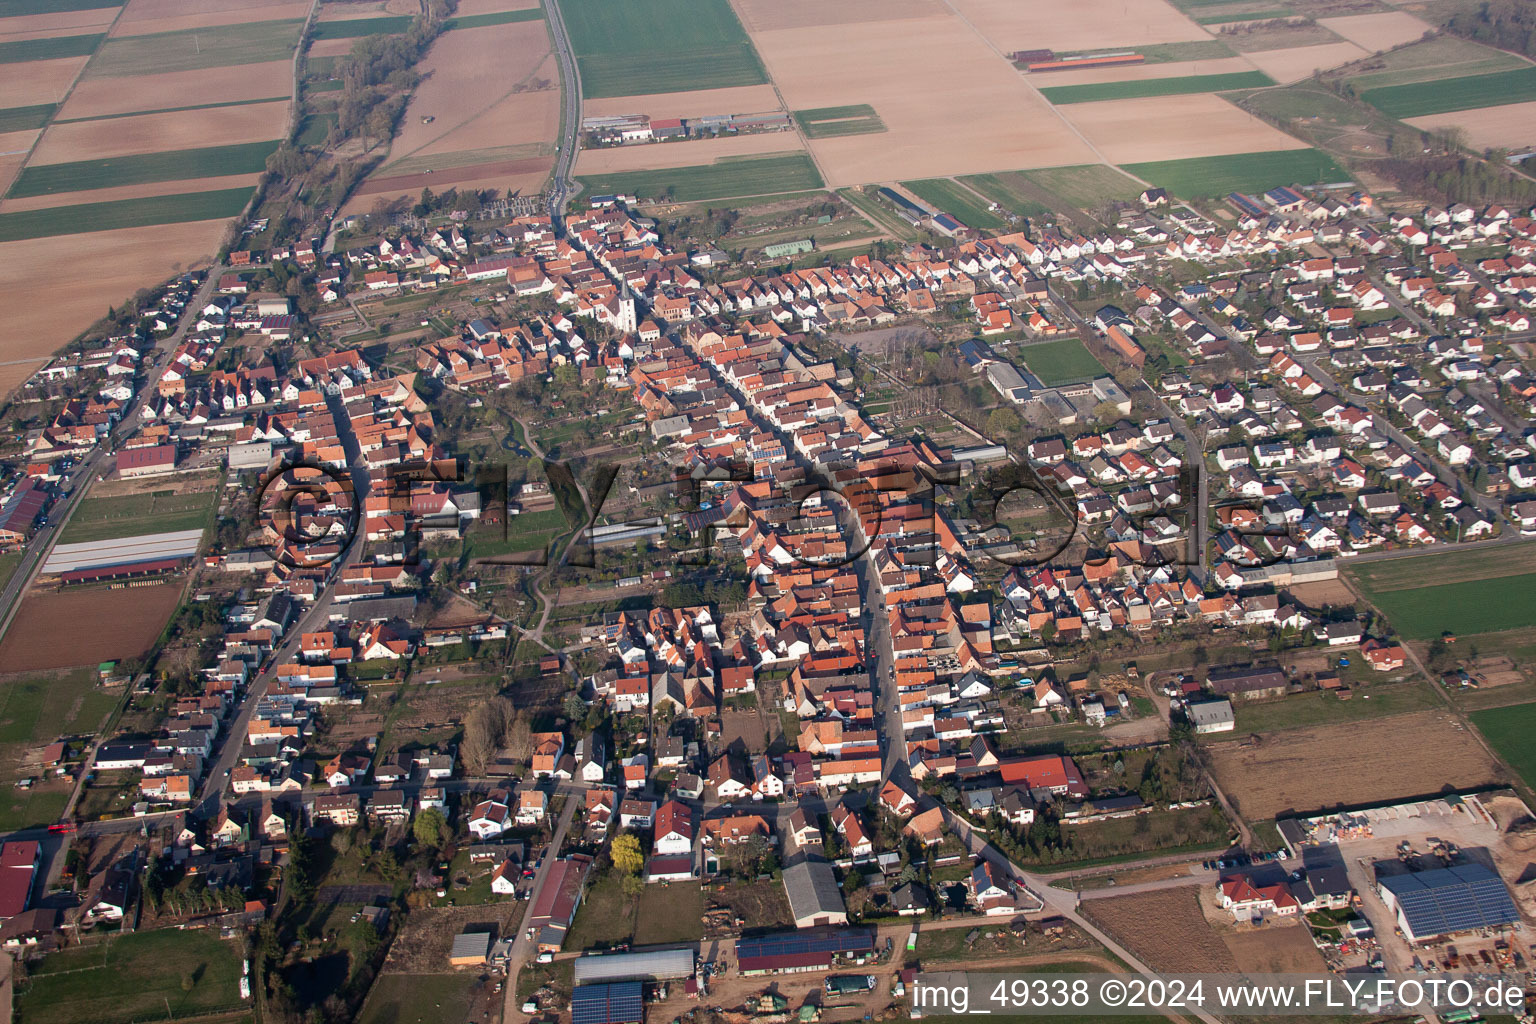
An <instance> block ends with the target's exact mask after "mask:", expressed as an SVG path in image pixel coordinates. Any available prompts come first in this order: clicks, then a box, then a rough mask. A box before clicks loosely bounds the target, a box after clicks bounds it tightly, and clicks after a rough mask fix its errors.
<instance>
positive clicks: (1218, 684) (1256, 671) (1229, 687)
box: [1208, 665, 1290, 699]
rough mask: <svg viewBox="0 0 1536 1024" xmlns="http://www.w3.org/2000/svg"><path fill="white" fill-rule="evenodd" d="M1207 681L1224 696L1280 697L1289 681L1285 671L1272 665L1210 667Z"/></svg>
mask: <svg viewBox="0 0 1536 1024" xmlns="http://www.w3.org/2000/svg"><path fill="white" fill-rule="evenodd" d="M1208 682H1209V685H1210V688H1211V690H1212V691H1214V692H1216V693H1219V694H1221V695H1222V696H1224V697H1243V698H1248V699H1254V698H1258V697H1281V696H1284V695H1285V691H1286V690H1287V689H1288V688H1289V686H1290V683H1289V682H1288V681H1287V680H1286V678H1285V673H1284V672H1282V671H1280V669H1279V667H1277V666H1274V665H1269V666H1260V665H1236V666H1232V667H1230V668H1213V669H1211V673H1210V676H1209V677H1208Z"/></svg>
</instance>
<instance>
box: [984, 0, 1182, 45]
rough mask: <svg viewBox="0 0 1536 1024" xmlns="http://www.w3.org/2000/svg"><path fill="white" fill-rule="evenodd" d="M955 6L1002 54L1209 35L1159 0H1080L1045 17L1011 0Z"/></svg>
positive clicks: (1157, 41)
mask: <svg viewBox="0 0 1536 1024" xmlns="http://www.w3.org/2000/svg"><path fill="white" fill-rule="evenodd" d="M955 7H956V8H957V9H958V10H959V11H960V13H961V14H962V15H964V16H965V18H966V19H967V20H968V21H970V22H971V24H973V25H975V26H976V28H977V30H978V31H980V32H981V33H982V34H983V35H984V36H986V37H987V40H988V41H989V42H991V44H992V45H993V46H995V47H997V49H999V50H1001V51H1003V52H1004V53H1009V52H1012V51H1014V50H1026V49H1032V48H1035V47H1050V48H1051V49H1053V50H1056V51H1057V52H1058V53H1063V52H1074V51H1085V50H1099V51H1103V50H1111V49H1114V50H1118V49H1128V48H1132V47H1137V48H1139V47H1141V46H1146V45H1148V44H1156V43H1181V42H1187V41H1196V40H1207V39H1209V38H1210V37H1209V36H1208V35H1207V34H1206V32H1205V30H1204V29H1202V28H1201V27H1200V26H1199V25H1197V24H1195V22H1193V21H1192V20H1190V18H1189V17H1188V16H1186V15H1185V14H1183V13H1182V12H1180V11H1179V10H1178V9H1177V8H1175V7H1174V6H1173V5H1172V4H1169V3H1165V2H1164V0H1128V2H1127V0H1082V2H1081V3H1075V4H1072V5H1071V6H1070V7H1066V8H1059V9H1052V10H1051V12H1050V16H1049V17H1045V16H1042V12H1041V9H1040V8H1038V7H1035V6H1032V5H1027V4H1020V3H1017V2H1014V0H956V2H955Z"/></svg>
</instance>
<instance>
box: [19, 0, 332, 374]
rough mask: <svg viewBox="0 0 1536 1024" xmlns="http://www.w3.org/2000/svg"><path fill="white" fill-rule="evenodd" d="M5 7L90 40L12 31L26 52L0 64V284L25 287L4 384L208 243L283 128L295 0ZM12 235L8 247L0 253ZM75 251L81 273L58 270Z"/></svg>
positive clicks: (251, 188)
mask: <svg viewBox="0 0 1536 1024" xmlns="http://www.w3.org/2000/svg"><path fill="white" fill-rule="evenodd" d="M13 6H14V9H15V10H16V11H18V12H24V15H23V14H18V15H17V16H18V17H20V16H27V17H28V18H29V22H28V28H29V29H30V28H31V27H32V24H31V20H30V18H31V16H32V15H38V16H39V17H43V16H44V15H42V11H47V12H49V13H48V14H47V15H46V18H47V19H49V21H48V25H47V26H44V25H42V24H41V23H38V24H37V25H36V29H37V30H38V31H43V30H44V29H45V28H46V29H49V30H52V31H54V32H69V33H73V34H70V35H60V36H57V37H56V38H58V39H61V40H62V39H67V40H71V41H72V42H71V43H70V45H71V46H73V47H76V48H81V47H84V45H85V44H86V43H90V47H89V48H88V49H83V48H81V49H77V50H71V51H70V52H79V53H80V54H81V56H77V57H64V56H59V55H57V53H55V50H54V48H52V44H51V42H47V41H44V40H41V39H39V38H36V37H34V38H30V39H24V40H17V44H18V45H24V46H26V47H28V48H30V49H31V52H32V53H33V54H34V59H31V60H28V61H27V62H26V63H25V64H17V65H9V64H3V63H0V84H3V88H0V91H4V92H5V94H6V100H5V105H6V108H7V109H6V112H5V113H4V114H3V115H0V124H3V125H5V126H6V127H10V128H11V129H12V130H11V132H10V134H9V135H7V136H6V137H4V138H3V139H0V151H3V152H5V153H6V154H8V156H6V157H4V158H0V188H3V189H4V190H5V193H6V198H5V199H4V200H0V267H3V268H4V269H0V285H3V286H4V288H5V290H6V292H7V294H12V295H21V294H25V295H28V296H31V297H32V298H33V300H34V301H31V302H28V303H26V304H25V308H19V309H16V310H14V311H7V312H8V314H12V315H11V316H10V320H9V322H8V326H9V327H10V328H11V331H10V332H9V334H8V339H9V340H8V341H7V343H6V345H5V346H4V347H3V349H0V361H3V362H6V363H8V364H9V365H7V366H6V367H5V369H4V370H0V390H7V391H8V390H9V389H10V388H11V387H12V386H14V384H15V383H17V382H18V381H19V380H20V379H24V377H25V375H26V374H27V373H28V372H29V371H30V369H31V368H32V367H31V366H30V365H29V364H28V363H27V362H25V361H26V360H30V359H31V358H33V357H36V358H37V359H39V360H40V359H41V358H43V357H45V356H47V355H48V354H50V353H51V352H53V351H54V350H55V349H56V348H58V346H60V345H62V344H63V343H64V342H66V341H68V340H69V339H70V338H72V337H74V336H75V335H76V334H77V333H78V332H79V331H81V330H82V329H84V328H85V327H87V326H89V325H90V323H91V322H93V321H94V320H95V319H96V318H97V317H98V316H99V315H100V313H101V312H102V310H104V309H106V308H107V307H109V306H114V305H117V304H119V303H121V302H122V301H123V300H124V299H125V298H126V297H127V296H129V295H131V294H132V293H133V292H135V291H137V290H138V289H140V288H143V287H147V286H150V285H153V284H156V283H158V282H159V281H161V280H163V279H164V278H165V277H167V276H169V275H170V274H172V273H175V272H178V271H181V270H185V269H187V268H188V267H190V266H192V265H195V264H196V263H198V262H200V261H202V260H204V259H206V258H207V257H208V256H210V255H212V254H213V252H214V251H215V249H216V248H217V245H218V243H219V240H220V238H221V237H222V235H223V233H224V230H225V227H226V224H227V222H228V220H229V219H230V218H232V217H234V216H236V215H238V214H239V213H240V212H241V211H242V210H243V209H244V208H245V207H246V205H247V203H248V202H249V201H250V199H251V197H252V196H253V195H254V193H255V186H256V182H257V178H258V176H259V175H260V173H262V172H263V171H264V170H265V161H266V157H267V156H268V154H270V153H271V152H272V150H273V149H275V148H276V145H277V140H278V139H279V138H280V137H281V136H282V135H283V133H284V132H285V131H286V127H287V122H288V110H289V103H290V101H291V95H292V90H293V80H292V74H293V72H292V65H291V58H292V55H293V50H294V47H295V46H296V44H297V42H298V38H299V31H300V28H301V26H302V24H303V21H302V19H303V17H304V16H305V15H306V14H307V13H308V10H309V4H308V3H305V2H302V0H276V2H273V0H250V2H246V3H234V2H230V0H208V2H203V3H198V2H191V0H129V2H128V3H127V5H126V6H124V7H122V9H121V10H120V11H119V10H118V9H116V8H114V7H111V6H101V7H84V8H81V7H79V5H78V3H76V2H72V0H65V2H64V3H61V4H50V5H47V6H44V7H40V8H38V9H37V10H33V9H32V8H34V7H36V6H37V3H36V0H17V2H16V3H15V4H14V5H13ZM108 26H110V31H109V32H108V33H107V35H106V37H105V38H101V33H102V31H104V30H106V29H107V28H108ZM10 38H11V39H12V40H15V39H16V37H15V36H11V37H10ZM60 52H62V51H60ZM6 68H12V69H13V71H12V72H11V75H10V76H9V77H8V76H7V73H6V72H5V71H4V70H3V69H6ZM18 69H19V70H18ZM13 86H14V87H13ZM23 126H25V127H23ZM39 129H41V134H40V135H39V134H37V132H38V130H39ZM23 161H25V162H26V163H25V165H23ZM12 245H15V246H16V247H17V251H18V252H22V251H23V250H24V252H23V255H22V257H21V258H9V257H8V254H7V253H6V251H5V250H6V248H7V247H9V246H12ZM84 253H90V254H91V255H92V269H93V272H92V273H91V274H85V275H82V274H73V273H60V270H61V269H63V268H73V267H75V266H77V265H78V263H79V261H80V259H81V256H82V254H84ZM9 255H14V254H9ZM13 360H22V361H19V362H12V361H13Z"/></svg>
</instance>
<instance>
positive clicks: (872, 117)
mask: <svg viewBox="0 0 1536 1024" xmlns="http://www.w3.org/2000/svg"><path fill="white" fill-rule="evenodd" d="M794 114H795V122H796V123H797V124H799V125H800V130H801V131H802V132H804V133H805V137H806V138H808V139H835V138H837V137H839V136H842V135H873V134H877V133H879V132H883V131H885V122H884V121H882V120H880V115H879V114H877V113H875V108H874V107H872V106H870V105H869V104H868V103H852V104H847V105H845V106H841V107H816V108H814V109H812V110H797V111H795V112H794ZM22 127H26V126H25V125H23V126H22Z"/></svg>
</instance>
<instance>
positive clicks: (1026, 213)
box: [960, 171, 1051, 217]
mask: <svg viewBox="0 0 1536 1024" xmlns="http://www.w3.org/2000/svg"><path fill="white" fill-rule="evenodd" d="M960 180H961V181H963V182H964V183H965V184H966V186H967V187H968V188H971V189H974V190H975V191H977V192H980V193H981V194H982V195H984V196H986V197H987V198H988V199H990V200H992V201H993V202H994V203H997V204H998V205H999V206H1003V207H1006V208H1007V209H1008V210H1011V211H1012V212H1014V213H1016V214H1018V215H1020V216H1021V217H1038V216H1041V215H1043V214H1049V213H1050V212H1051V206H1050V204H1049V202H1047V200H1049V199H1050V198H1051V197H1049V196H1047V195H1045V194H1043V193H1041V192H1040V191H1039V190H1038V189H1036V188H1035V187H1034V185H1033V183H1032V182H1031V181H1030V179H1029V178H1028V176H1027V175H1026V174H1025V172H1023V171H1000V172H998V173H996V174H967V175H965V176H963V177H962V178H961V179H960Z"/></svg>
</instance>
